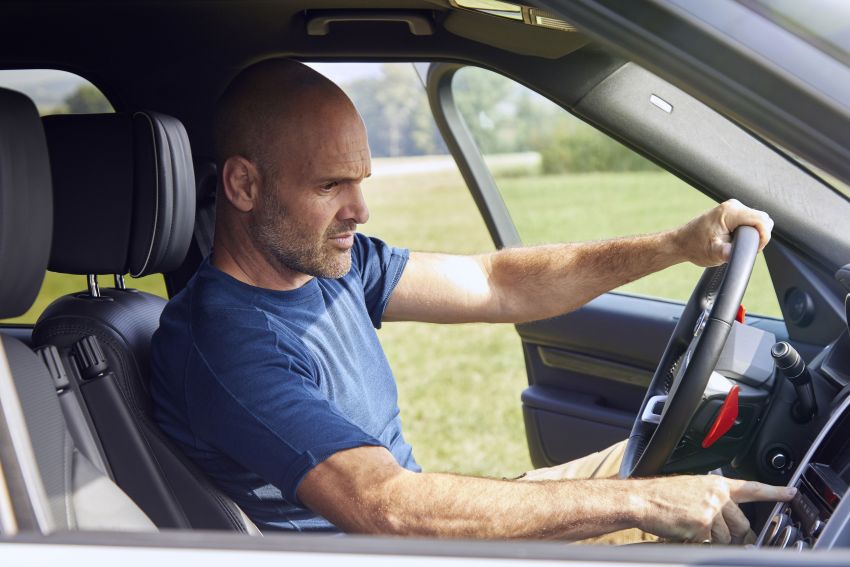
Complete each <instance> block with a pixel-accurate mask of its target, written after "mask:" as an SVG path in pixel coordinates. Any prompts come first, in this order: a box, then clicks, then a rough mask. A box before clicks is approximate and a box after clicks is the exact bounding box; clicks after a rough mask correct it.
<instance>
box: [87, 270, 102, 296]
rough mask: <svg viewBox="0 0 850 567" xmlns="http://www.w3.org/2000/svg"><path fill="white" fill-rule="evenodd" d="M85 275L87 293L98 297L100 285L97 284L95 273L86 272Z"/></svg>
mask: <svg viewBox="0 0 850 567" xmlns="http://www.w3.org/2000/svg"><path fill="white" fill-rule="evenodd" d="M86 277H87V278H88V284H89V295H91V296H92V297H100V286H99V285H97V275H96V274H88V275H87V276H86Z"/></svg>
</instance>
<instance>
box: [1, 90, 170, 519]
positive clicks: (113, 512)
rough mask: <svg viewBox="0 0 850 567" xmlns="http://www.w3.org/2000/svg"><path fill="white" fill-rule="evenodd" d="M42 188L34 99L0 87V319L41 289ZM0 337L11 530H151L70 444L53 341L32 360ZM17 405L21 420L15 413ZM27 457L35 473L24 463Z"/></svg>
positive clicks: (45, 215)
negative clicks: (53, 368) (13, 507)
mask: <svg viewBox="0 0 850 567" xmlns="http://www.w3.org/2000/svg"><path fill="white" fill-rule="evenodd" d="M50 186H51V184H50V169H49V163H48V156H47V146H46V143H45V137H44V131H43V129H42V125H41V120H40V119H39V117H38V112H37V110H36V108H35V105H34V104H33V103H32V101H30V100H29V99H28V98H27V97H26V96H24V95H22V94H20V93H17V92H14V91H9V90H6V89H0V265H2V266H3V271H4V274H5V277H3V278H0V318H7V317H16V316H19V315H22V314H23V313H24V312H25V311H26V310H27V309H29V308H30V306H31V305H32V303H33V301H34V300H35V297H36V295H37V294H38V291H39V288H40V287H41V283H42V280H43V278H44V272H45V269H46V267H47V260H48V255H49V251H50V239H51V232H52V196H51V189H50ZM0 343H2V349H0V364H2V365H3V366H4V369H3V372H0V381H4V382H3V384H2V386H3V387H2V388H0V391H2V392H3V397H2V399H0V407H2V410H3V411H2V412H0V414H2V419H4V420H5V421H6V423H5V425H7V426H8V427H9V429H8V430H7V431H13V430H14V431H16V433H17V436H16V440H15V439H12V443H11V445H12V446H13V447H14V453H13V454H12V453H9V452H8V451H7V452H5V456H6V457H7V458H9V457H10V456H11V455H13V456H14V459H13V460H14V461H16V462H15V465H16V466H14V467H10V466H8V465H9V460H8V459H7V461H6V462H5V463H4V466H3V471H2V472H3V474H4V476H5V477H6V480H7V481H9V480H12V481H13V482H7V486H8V487H9V488H10V489H11V491H10V492H11V493H12V497H13V500H14V497H15V496H17V497H19V499H18V504H19V505H20V504H21V503H22V500H23V501H25V502H26V504H27V506H19V508H18V509H16V512H18V513H20V512H21V510H23V511H24V513H23V514H20V515H19V516H18V517H17V518H16V520H18V526H17V527H18V529H24V530H26V529H32V530H37V531H41V532H42V533H49V532H53V531H57V530H59V531H61V530H69V529H97V530H126V531H131V530H132V531H155V530H156V528H155V526H154V524H153V523H152V522H151V521H150V520H149V519H148V518H147V517H146V516H145V514H144V513H142V511H141V510H139V508H138V507H137V506H136V505H135V504H134V503H133V502H132V501H131V500H130V499H129V498H128V497H127V496H126V495H125V494H124V493H123V492H121V490H120V489H118V487H117V486H116V485H115V484H114V483H113V482H112V481H110V480H109V478H107V477H106V476H105V475H104V474H103V473H102V472H100V471H99V470H98V469H97V468H96V467H95V466H94V465H93V464H92V463H91V462H90V461H89V460H88V459H87V458H86V456H85V455H84V454H83V453H81V452H80V451H79V450H78V448H77V446H76V444H75V442H74V439H73V437H72V436H71V434H70V432H69V430H68V428H67V427H66V425H65V420H64V419H63V412H62V408H61V407H60V403H59V399H58V396H57V386H58V385H57V384H56V383H54V379H53V375H54V374H53V373H51V372H50V371H49V370H48V368H47V366H46V365H45V363H44V362H43V360H45V359H46V360H48V361H52V362H55V359H54V358H53V355H55V354H56V353H55V349H52V348H47V349H46V350H45V351H44V352H42V353H41V354H42V355H43V356H44V357H46V358H42V357H40V356H39V355H38V354H36V353H34V352H33V351H32V350H30V348H29V347H28V346H27V345H26V344H24V343H23V342H21V341H20V340H18V339H16V338H14V337H11V336H9V335H6V334H0ZM7 363H8V366H6V364H7ZM6 368H8V370H9V372H6V371H5V370H6ZM10 378H11V380H10ZM17 408H20V410H21V411H20V412H16V411H15V410H16V409H17ZM21 413H22V415H23V419H22V420H20V419H18V420H16V419H15V417H16V415H17V416H20V414H21ZM21 421H23V427H21V425H22V424H21ZM13 428H14V429H13ZM10 437H11V436H10ZM5 440H7V441H8V440H9V439H8V438H7V439H5ZM4 448H5V449H8V448H9V445H6V446H5V447H4ZM28 464H32V465H34V468H37V471H36V470H32V469H29V470H28V468H27V465H28ZM15 489H17V490H15Z"/></svg>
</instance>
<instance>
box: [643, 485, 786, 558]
mask: <svg viewBox="0 0 850 567" xmlns="http://www.w3.org/2000/svg"><path fill="white" fill-rule="evenodd" d="M635 482H638V483H640V484H641V485H642V486H641V489H640V490H639V491H638V494H639V496H638V497H639V498H641V499H643V502H642V504H643V506H642V508H643V510H644V514H643V517H642V520H640V521H639V522H638V527H640V528H641V529H642V530H644V531H647V532H650V533H653V534H655V535H658V536H661V537H663V538H667V539H671V540H676V541H686V542H698V543H700V542H712V543H720V544H729V543H732V544H742V543H752V542H753V541H755V538H754V534H753V533H752V531H751V530H750V522H749V521H748V520H747V517H746V516H744V513H743V512H741V509H740V508H738V504H741V503H744V502H780V501H781V502H787V501H788V500H791V498H793V497H794V495H795V494H796V489H793V488H790V489H789V488H786V487H784V486H770V485H768V484H762V483H760V482H753V481H743V480H736V479H731V478H724V477H722V476H718V475H704V476H673V477H664V478H654V479H648V480H642V481H635Z"/></svg>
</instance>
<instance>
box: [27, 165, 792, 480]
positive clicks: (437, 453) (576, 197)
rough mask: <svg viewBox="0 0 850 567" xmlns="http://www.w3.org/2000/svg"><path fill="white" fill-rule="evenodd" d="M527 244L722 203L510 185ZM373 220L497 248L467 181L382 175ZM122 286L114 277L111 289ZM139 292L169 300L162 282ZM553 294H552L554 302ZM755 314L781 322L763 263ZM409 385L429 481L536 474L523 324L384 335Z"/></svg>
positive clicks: (657, 224)
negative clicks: (527, 426) (529, 438)
mask: <svg viewBox="0 0 850 567" xmlns="http://www.w3.org/2000/svg"><path fill="white" fill-rule="evenodd" d="M498 182H499V185H500V187H501V188H502V190H503V194H504V197H505V201H506V202H507V204H508V206H509V208H510V210H511V212H512V215H513V216H514V220H515V222H516V224H517V226H518V228H519V230H520V234H521V235H522V236H523V238H524V240H525V242H527V243H539V242H558V241H568V240H587V239H598V238H606V237H612V236H621V235H627V234H635V233H640V232H649V231H656V230H660V229H664V228H671V227H673V226H676V225H677V224H680V223H683V222H685V221H687V220H688V219H690V218H691V217H692V216H694V215H696V214H697V213H699V212H700V211H702V210H704V209H706V208H708V207H710V206H711V205H712V203H711V202H710V201H709V200H708V199H707V198H705V197H703V196H702V195H701V194H699V193H698V192H696V191H694V190H693V189H691V188H689V187H687V186H686V185H684V184H683V183H682V182H680V181H678V180H676V179H674V178H672V177H671V176H669V175H668V174H665V173H656V172H643V173H616V174H607V173H593V174H578V175H562V176H552V177H536V176H525V177H510V178H504V179H499V180H498ZM365 192H366V198H367V200H368V202H369V205H370V209H371V220H370V221H369V223H368V224H367V225H365V226H364V227H363V229H362V230H363V232H365V233H367V234H372V235H375V236H379V237H381V238H384V239H385V240H387V241H389V242H391V243H393V244H395V245H398V246H406V247H410V248H413V249H417V250H431V251H443V252H454V253H474V252H484V251H488V250H492V249H493V245H492V242H491V241H490V238H489V236H488V235H487V232H486V229H485V227H484V223H483V221H482V220H481V217H480V215H479V214H478V212H477V210H476V209H475V205H474V204H473V201H472V198H471V197H470V195H469V193H468V192H467V190H466V188H465V186H464V184H463V181H462V180H461V178H460V175H459V174H457V173H456V172H440V173H426V174H417V175H407V176H404V175H398V176H379V175H378V176H376V177H375V178H373V179H370V180H368V181H367V182H366V185H365ZM699 274H700V270H699V269H697V268H695V267H691V266H679V267H675V268H673V269H670V270H667V271H665V272H663V273H660V274H656V275H654V276H652V277H650V278H646V279H644V280H642V281H639V282H634V283H632V284H630V285H628V286H626V287H625V288H624V291H626V292H629V293H640V294H646V295H652V296H661V297H668V298H674V299H679V300H684V299H685V298H687V296H688V295H689V293H690V291H691V288H692V287H693V285H694V283H695V282H696V280H697V278H698V277H699ZM102 283H103V284H106V285H111V278H109V279H107V278H103V281H102ZM131 285H134V286H137V287H142V288H144V289H146V290H148V291H153V292H159V293H163V292H164V288H163V285H162V280H161V278H160V277H148V278H144V279H143V280H135V281H132V282H131ZM84 286H85V278H84V277H83V276H73V277H71V276H60V275H57V274H48V277H47V278H46V280H45V283H44V286H43V290H42V294H41V297H40V298H39V301H38V302H37V304H36V305H35V306H34V308H33V309H32V310H31V311H30V313H28V314H27V315H25V316H24V317H22V318H19V319H18V321H22V322H31V321H33V320H34V319H35V317H36V316H37V315H38V313H39V312H40V311H41V310H43V309H44V307H45V306H46V305H47V304H48V303H49V301H50V300H51V299H52V298H55V297H57V296H59V295H61V294H64V293H68V292H71V291H76V290H81V289H83V288H84ZM542 292H543V291H542ZM745 304H746V305H747V307H748V308H749V309H750V310H751V311H752V312H757V313H763V314H769V315H776V314H778V312H779V310H778V306H777V304H776V299H775V298H774V297H773V292H772V290H771V288H770V284H769V279H768V277H767V270H766V268H765V266H764V262H763V261H762V260H760V261H759V265H758V266H757V268H756V272H755V274H754V276H753V279H752V282H751V284H750V290H749V291H748V295H747V298H746V300H745ZM379 334H380V337H381V340H382V342H383V344H384V347H385V349H386V351H387V355H388V357H389V359H390V363H391V364H392V366H393V369H394V371H395V375H396V378H397V380H398V384H399V396H400V400H399V405H400V406H401V411H402V418H403V420H404V426H405V435H406V437H407V440H408V441H409V442H410V443H411V444H412V445H413V447H414V452H415V455H416V458H417V459H418V460H419V462H420V464H421V465H422V466H423V468H424V469H425V470H429V471H452V472H458V473H468V474H478V475H486V476H494V477H502V476H513V475H516V474H518V473H520V472H522V471H523V470H525V469H527V468H529V467H530V466H531V463H530V461H529V458H528V452H527V449H526V443H525V432H524V428H523V423H522V415H521V411H520V401H519V396H520V393H521V392H522V389H523V388H524V387H525V384H526V377H525V368H524V365H523V358H522V352H521V349H520V341H519V338H518V336H517V334H516V332H515V330H514V328H513V326H511V325H428V324H418V323H390V324H387V325H385V326H384V328H383V329H381V330H380V332H379Z"/></svg>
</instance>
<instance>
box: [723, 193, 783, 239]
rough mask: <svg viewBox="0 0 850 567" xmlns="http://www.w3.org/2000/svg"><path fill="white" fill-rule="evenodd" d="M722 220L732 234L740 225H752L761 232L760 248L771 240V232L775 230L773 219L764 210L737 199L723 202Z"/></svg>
mask: <svg viewBox="0 0 850 567" xmlns="http://www.w3.org/2000/svg"><path fill="white" fill-rule="evenodd" d="M719 208H720V209H721V217H722V220H721V222H722V223H723V224H724V225H725V227H726V230H728V232H729V233H730V234H731V233H732V232H734V231H735V229H736V228H738V227H739V226H752V227H755V229H756V230H758V233H759V250H763V249H764V247H765V246H767V243H768V242H770V233H771V231H772V230H773V219H771V218H770V215H768V214H767V213H765V212H764V211H758V210H756V209H751V208H750V207H747V206H744V205H743V204H742V203H741V202H740V201H738V200H737V199H730V200H728V201H726V202H724V203H722V204H721V205H720V207H719Z"/></svg>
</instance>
